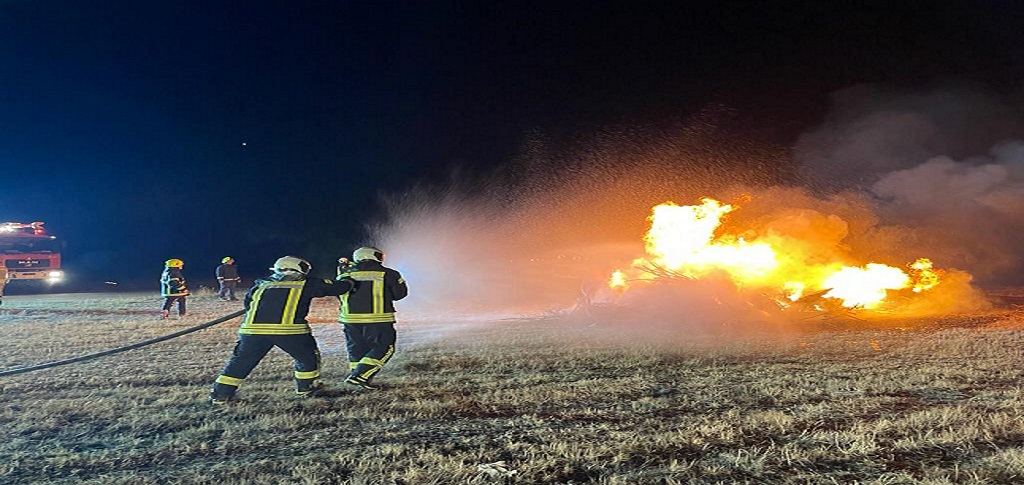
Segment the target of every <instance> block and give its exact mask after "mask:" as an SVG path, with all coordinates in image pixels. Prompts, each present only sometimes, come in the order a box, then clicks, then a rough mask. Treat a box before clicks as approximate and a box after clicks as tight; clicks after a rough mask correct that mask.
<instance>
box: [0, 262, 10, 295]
mask: <svg viewBox="0 0 1024 485" xmlns="http://www.w3.org/2000/svg"><path fill="white" fill-rule="evenodd" d="M8 277H10V273H9V272H8V270H7V266H4V264H3V263H2V262H0V305H3V304H4V286H5V285H7V278H8Z"/></svg>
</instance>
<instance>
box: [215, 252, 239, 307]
mask: <svg viewBox="0 0 1024 485" xmlns="http://www.w3.org/2000/svg"><path fill="white" fill-rule="evenodd" d="M220 263H221V264H220V266H217V272H216V273H217V283H219V284H220V289H219V290H217V296H218V297H220V299H221V300H224V301H238V298H235V287H237V286H238V283H241V282H242V278H239V277H238V267H237V266H235V258H232V257H231V256H226V257H224V259H222V260H220Z"/></svg>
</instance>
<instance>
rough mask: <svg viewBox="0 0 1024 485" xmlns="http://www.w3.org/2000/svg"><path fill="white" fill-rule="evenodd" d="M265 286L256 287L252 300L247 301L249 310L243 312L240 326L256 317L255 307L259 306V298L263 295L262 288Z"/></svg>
mask: <svg viewBox="0 0 1024 485" xmlns="http://www.w3.org/2000/svg"><path fill="white" fill-rule="evenodd" d="M264 288H265V286H260V287H259V288H257V289H256V293H253V295H252V302H250V303H249V311H247V312H245V317H244V318H242V326H243V327H247V326H249V324H251V323H252V319H253V318H256V309H257V308H259V307H260V298H262V297H263V289H264Z"/></svg>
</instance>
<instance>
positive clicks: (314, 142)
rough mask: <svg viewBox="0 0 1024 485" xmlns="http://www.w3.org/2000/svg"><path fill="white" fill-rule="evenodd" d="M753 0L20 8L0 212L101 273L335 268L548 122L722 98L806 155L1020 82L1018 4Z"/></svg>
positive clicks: (19, 4) (7, 98) (12, 17)
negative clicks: (391, 212)
mask: <svg viewBox="0 0 1024 485" xmlns="http://www.w3.org/2000/svg"><path fill="white" fill-rule="evenodd" d="M744 3H746V5H743V3H736V4H731V3H724V2H666V3H665V6H652V5H657V3H656V2H620V3H602V2H557V1H546V2H442V1H431V2H348V1H320V2H276V3H267V2H219V1H212V2H208V1H204V2H187V1H186V2H137V1H136V2H127V1H125V2H113V1H102V0H101V1H96V2H71V1H47V0H13V1H12V0H3V1H0V174H2V180H3V182H4V185H3V187H2V189H0V220H2V221H20V222H30V221H36V220H41V221H46V223H47V227H48V228H49V229H50V230H51V232H53V233H54V234H56V235H58V236H60V237H61V238H63V239H64V240H65V242H66V245H67V250H66V253H65V265H66V266H67V269H68V271H69V273H70V274H71V275H72V277H73V278H74V279H75V280H77V281H78V282H79V283H85V282H91V281H104V280H118V281H125V282H127V281H144V282H151V281H150V280H155V279H156V278H157V277H158V275H159V273H160V271H161V269H162V264H163V261H164V260H165V259H168V258H172V257H175V258H181V259H183V260H185V261H186V268H185V270H186V274H187V275H190V273H191V274H194V276H191V278H192V279H194V280H202V279H203V278H207V277H208V279H210V280H211V282H212V271H213V267H214V266H216V264H217V263H218V262H219V260H220V258H221V257H223V256H226V255H231V256H234V257H235V258H236V259H238V260H239V262H240V264H241V267H242V268H243V273H248V274H259V273H262V272H263V271H264V268H266V267H267V265H269V264H270V263H271V262H272V261H273V259H274V258H276V257H278V256H281V255H284V254H289V253H291V254H299V255H303V256H306V257H309V258H311V259H313V260H314V264H315V265H318V266H319V267H320V268H321V269H322V268H324V266H325V264H329V263H330V261H331V259H332V258H334V257H337V256H340V255H342V254H344V253H347V252H349V251H351V250H352V249H353V248H354V247H356V246H358V245H359V244H361V243H363V242H365V241H366V237H367V235H366V234H365V231H364V226H365V225H366V224H372V223H373V222H374V220H375V218H378V217H380V215H381V214H380V212H381V211H380V208H379V204H378V196H379V195H380V194H388V193H396V192H400V191H402V190H405V189H406V188H408V187H410V186H412V185H413V184H417V183H431V182H433V181H438V180H443V179H445V178H446V177H447V176H448V173H450V172H451V171H452V170H453V169H456V168H461V169H464V170H468V171H470V172H473V171H477V172H482V171H487V170H490V169H493V168H494V167H498V166H502V165H503V164H506V163H508V162H509V161H510V160H511V159H512V158H514V157H515V156H516V154H517V153H518V151H519V150H520V148H521V146H522V144H523V141H524V138H525V137H526V136H527V134H529V133H536V132H538V131H540V132H544V133H548V134H550V135H551V136H552V137H553V138H554V139H555V140H559V139H562V140H571V139H573V137H574V136H576V134H579V133H588V132H592V131H593V130H598V129H600V127H602V126H606V125H611V124H616V125H623V124H627V125H628V124H635V125H657V124H659V123H669V122H672V121H673V120H679V119H686V118H688V117H690V116H692V115H693V113H695V112H698V111H699V110H701V109H705V108H706V107H707V106H709V105H715V106H726V107H728V108H729V109H730V110H733V113H735V114H734V116H733V117H732V119H733V120H735V121H734V123H735V124H736V126H735V130H738V131H741V132H743V133H744V135H745V136H748V137H750V138H752V139H756V140H760V141H762V142H764V143H766V144H772V145H778V146H782V147H788V146H791V145H792V144H793V142H794V140H795V138H796V137H797V136H798V135H799V134H800V133H801V132H803V131H804V130H806V129H808V127H810V126H811V125H813V124H814V123H816V122H818V121H819V120H820V118H821V117H822V116H823V115H824V113H825V112H826V110H827V109H828V99H829V95H830V93H833V92H835V91H836V90H838V89H842V88H845V87H848V86H851V85H856V84H861V83H880V84H885V85H889V86H895V87H897V88H905V89H917V88H921V89H924V88H927V87H929V86H934V85H937V84H941V83H963V84H969V85H978V86H982V87H983V88H984V89H988V90H993V91H996V92H1014V91H1019V89H1020V87H1021V86H1022V85H1021V82H1022V81H1024V56H1022V55H1021V54H1020V49H1021V46H1022V45H1024V29H1021V26H1020V23H1019V21H1018V20H1019V19H1020V18H1021V17H1020V12H1018V11H1016V10H1011V6H1012V2H962V3H952V2H847V3H849V4H850V5H847V6H843V7H835V6H833V5H832V4H833V3H834V2H818V3H817V4H816V5H815V6H809V7H808V6H800V7H796V6H795V5H797V3H792V4H790V3H778V2H744ZM769 3H770V5H769ZM808 3H809V2H808ZM584 4H586V5H588V6H586V7H581V6H580V5H584ZM891 4H900V5H896V6H894V5H891ZM904 4H905V5H904ZM641 5H642V6H641ZM740 5H743V6H740ZM207 273H209V274H207Z"/></svg>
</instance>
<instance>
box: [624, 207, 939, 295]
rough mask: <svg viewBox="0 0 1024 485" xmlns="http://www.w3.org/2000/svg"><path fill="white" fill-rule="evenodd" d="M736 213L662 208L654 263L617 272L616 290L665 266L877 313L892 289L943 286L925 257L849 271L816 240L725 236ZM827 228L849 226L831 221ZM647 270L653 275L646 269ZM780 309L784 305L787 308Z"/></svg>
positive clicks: (650, 240)
mask: <svg viewBox="0 0 1024 485" xmlns="http://www.w3.org/2000/svg"><path fill="white" fill-rule="evenodd" d="M733 210H734V208H733V206H732V205H730V204H723V203H721V202H719V201H717V200H715V199H711V198H703V199H701V203H700V205H690V206H679V205H676V204H674V203H672V202H667V203H665V204H660V205H657V206H655V207H654V208H653V209H652V211H651V215H650V216H649V217H648V220H650V221H651V227H650V230H648V232H647V234H646V235H645V236H644V241H645V248H646V252H647V255H648V256H647V257H645V258H640V259H638V260H636V261H634V262H633V265H632V267H631V268H629V269H626V270H617V271H615V272H614V273H613V274H612V277H611V279H610V281H609V286H610V287H611V288H614V289H618V290H621V291H625V290H628V289H629V287H630V284H629V283H628V281H633V280H652V279H656V277H657V276H656V275H653V274H651V272H650V271H649V269H650V268H652V267H654V268H661V269H664V270H667V272H670V273H671V274H675V275H681V276H684V277H688V278H695V279H699V278H706V277H710V276H712V275H725V276H726V277H728V278H729V280H731V281H732V282H733V283H734V284H735V285H736V286H737V287H739V288H741V289H755V290H761V291H766V290H767V291H770V292H773V293H775V294H776V295H780V298H776V300H777V301H780V302H781V301H783V300H786V301H789V302H792V301H796V300H798V299H800V298H801V297H803V296H805V295H809V294H818V293H821V296H822V297H823V298H834V299H836V300H838V301H839V302H840V304H841V305H842V306H844V307H848V308H867V309H871V308H877V307H878V306H880V305H882V304H883V303H884V302H885V301H886V298H887V297H888V295H889V292H890V291H894V290H902V289H905V288H911V289H912V290H913V291H914V292H921V291H926V290H928V289H930V288H932V287H934V286H936V285H938V284H939V283H940V281H941V277H942V274H943V272H942V271H941V270H935V269H932V262H931V261H930V260H928V259H926V258H921V259H918V260H917V261H915V262H914V263H911V264H909V265H908V267H909V268H910V273H909V274H908V273H907V272H904V271H903V270H901V269H899V268H896V267H892V266H888V265H885V264H880V263H867V264H864V265H859V266H858V265H847V264H844V262H843V261H838V260H837V261H832V260H830V259H839V257H834V256H835V255H831V254H829V255H828V256H830V257H825V253H827V251H824V252H823V251H822V250H821V249H820V248H816V247H815V245H814V244H813V243H811V242H808V241H805V240H800V239H799V238H796V237H794V236H791V235H786V234H783V233H780V232H779V231H774V232H773V231H771V230H768V231H765V233H764V234H756V233H754V232H753V231H746V232H744V233H743V234H744V235H745V236H746V238H744V237H738V236H735V235H732V234H719V233H718V232H719V228H720V226H721V224H722V220H723V218H724V217H725V216H726V215H727V214H729V213H730V212H732V211H733ZM825 220H826V221H827V223H828V224H837V221H838V223H842V221H841V220H839V219H838V218H835V217H834V216H831V217H830V218H826V219H825ZM645 270H648V271H645ZM780 304H781V303H780Z"/></svg>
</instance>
